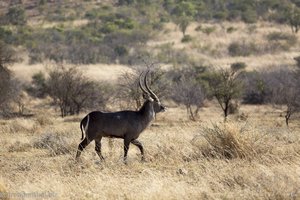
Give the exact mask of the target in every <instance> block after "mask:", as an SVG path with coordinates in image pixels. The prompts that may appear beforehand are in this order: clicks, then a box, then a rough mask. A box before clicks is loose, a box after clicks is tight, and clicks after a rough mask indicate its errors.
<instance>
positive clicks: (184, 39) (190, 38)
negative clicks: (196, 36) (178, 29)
mask: <svg viewBox="0 0 300 200" xmlns="http://www.w3.org/2000/svg"><path fill="white" fill-rule="evenodd" d="M192 39H193V38H192V37H191V36H190V35H184V36H183V38H182V39H181V42H182V43H187V42H190V41H192Z"/></svg>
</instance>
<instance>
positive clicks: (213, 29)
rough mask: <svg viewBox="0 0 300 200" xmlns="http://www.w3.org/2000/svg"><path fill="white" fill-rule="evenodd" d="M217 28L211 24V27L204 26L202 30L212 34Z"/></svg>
mask: <svg viewBox="0 0 300 200" xmlns="http://www.w3.org/2000/svg"><path fill="white" fill-rule="evenodd" d="M216 29H217V28H216V27H215V26H209V27H205V28H202V29H201V31H202V32H203V33H205V34H206V35H210V34H211V33H213V32H215V31H216Z"/></svg>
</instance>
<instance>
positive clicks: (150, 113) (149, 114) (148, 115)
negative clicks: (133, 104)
mask: <svg viewBox="0 0 300 200" xmlns="http://www.w3.org/2000/svg"><path fill="white" fill-rule="evenodd" d="M139 112H140V114H141V115H142V118H143V121H144V122H145V124H146V125H149V124H150V123H151V121H152V120H153V119H154V117H155V112H154V109H153V103H152V102H150V101H146V102H145V103H144V105H143V106H142V108H141V109H140V110H139Z"/></svg>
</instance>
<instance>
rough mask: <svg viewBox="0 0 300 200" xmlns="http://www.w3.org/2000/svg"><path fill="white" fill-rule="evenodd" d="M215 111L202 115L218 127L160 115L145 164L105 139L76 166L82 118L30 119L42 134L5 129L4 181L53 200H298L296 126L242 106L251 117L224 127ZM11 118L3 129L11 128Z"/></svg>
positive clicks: (12, 188)
mask: <svg viewBox="0 0 300 200" xmlns="http://www.w3.org/2000/svg"><path fill="white" fill-rule="evenodd" d="M213 108H214V106H213V107H212V108H206V109H204V110H202V112H201V113H200V119H205V116H210V118H209V119H207V120H208V121H209V120H212V119H215V120H216V119H217V120H218V119H219V121H220V124H217V125H213V123H211V122H207V121H206V120H203V121H202V122H201V121H199V122H189V121H186V119H185V116H183V114H185V112H184V110H182V109H180V108H170V109H169V111H168V112H169V113H168V112H167V113H165V114H161V115H160V116H158V119H157V121H156V122H155V124H154V126H151V127H150V128H149V129H147V131H145V133H143V134H142V135H141V137H140V140H141V141H142V142H143V143H144V146H145V150H146V160H147V162H146V163H141V162H140V153H139V151H138V149H137V148H135V147H134V146H131V148H130V151H129V162H128V165H124V164H123V162H122V155H123V147H122V145H123V144H122V140H118V139H116V140H114V142H113V144H114V145H113V147H112V148H110V147H109V144H108V140H107V139H106V138H104V139H103V141H102V144H103V145H102V150H103V154H104V156H105V158H106V161H105V162H103V163H100V161H99V158H98V156H97V155H96V153H95V151H94V143H92V144H91V145H89V146H88V147H87V149H86V150H85V151H84V152H83V153H82V160H81V161H80V162H79V163H76V162H75V161H74V156H75V153H76V149H77V145H78V143H79V142H80V137H81V134H80V130H79V128H78V120H77V117H75V118H70V119H68V120H61V119H52V120H53V121H54V123H51V124H47V123H46V124H40V123H37V122H36V119H34V118H33V119H28V120H29V121H32V122H31V123H32V124H38V125H37V126H38V127H39V128H38V129H39V131H36V132H33V133H30V131H28V130H26V129H24V131H21V130H19V131H13V132H12V133H13V134H14V137H11V135H12V133H5V132H2V133H1V137H2V139H3V140H2V141H5V144H4V145H2V146H3V148H2V150H1V151H0V180H2V182H1V183H3V184H0V185H1V186H2V187H4V186H5V190H6V191H7V192H9V193H13V194H15V193H18V192H20V191H23V192H25V193H32V192H34V193H37V194H41V195H42V194H44V193H45V192H47V194H49V195H51V198H54V199H137V198H138V199H299V198H300V191H299V188H300V167H299V166H300V165H299V164H300V159H299V158H300V156H299V155H300V134H299V133H300V131H299V123H298V122H297V121H295V120H294V121H293V122H292V125H293V126H292V127H291V128H290V129H287V128H285V127H277V128H275V127H274V124H276V123H275V122H276V120H277V119H278V118H279V115H273V114H272V113H269V114H264V113H265V112H267V111H268V108H265V110H262V111H261V112H255V111H256V110H255V109H253V107H252V108H245V110H244V112H247V114H248V115H249V118H248V119H247V122H235V123H232V122H229V123H228V124H226V125H224V124H222V123H221V121H222V117H219V118H218V116H219V115H220V114H221V112H216V111H218V110H214V109H213ZM174 113H182V114H180V116H178V117H176V118H175V117H174ZM209 113H210V115H208V114H209ZM181 115H182V116H181ZM265 118H269V119H270V120H269V121H263V120H262V119H265ZM279 119H280V120H283V118H279ZM16 121H18V120H16ZM6 123H7V124H5V125H3V124H2V123H1V124H2V125H1V127H2V126H11V125H12V123H11V122H6ZM31 123H30V122H27V124H31ZM283 123H284V121H283ZM23 125H24V124H23ZM24 127H26V125H25V126H24ZM28 127H30V126H29V125H28ZM16 138H24V139H22V142H21V140H20V141H19V142H18V140H17V141H16Z"/></svg>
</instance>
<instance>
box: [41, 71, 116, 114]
mask: <svg viewBox="0 0 300 200" xmlns="http://www.w3.org/2000/svg"><path fill="white" fill-rule="evenodd" d="M46 85H47V88H48V93H49V95H50V96H51V97H52V99H53V101H54V104H55V105H58V106H59V108H60V112H61V116H62V117H65V116H67V115H74V114H79V112H80V111H81V110H82V109H87V108H91V109H92V108H95V107H97V108H98V109H99V108H104V107H105V105H106V102H107V101H108V99H109V97H110V95H109V94H110V93H109V91H110V90H109V87H110V86H108V84H106V83H97V82H94V81H91V80H89V79H88V78H86V77H84V76H83V74H82V73H81V72H80V71H79V70H78V69H77V68H76V67H70V68H67V67H65V66H63V65H61V66H60V67H58V68H55V69H54V70H52V71H50V73H49V78H48V80H47V84H46Z"/></svg>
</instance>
